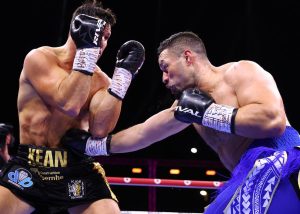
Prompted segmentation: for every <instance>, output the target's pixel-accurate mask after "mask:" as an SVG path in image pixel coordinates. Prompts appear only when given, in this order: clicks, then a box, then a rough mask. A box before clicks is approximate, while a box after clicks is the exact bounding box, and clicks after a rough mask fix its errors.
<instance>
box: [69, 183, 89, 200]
mask: <svg viewBox="0 0 300 214" xmlns="http://www.w3.org/2000/svg"><path fill="white" fill-rule="evenodd" d="M68 189H69V197H70V198H71V199H78V198H83V197H84V195H85V185H84V182H83V181H82V180H71V181H70V182H69V183H68Z"/></svg>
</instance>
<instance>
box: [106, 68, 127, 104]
mask: <svg viewBox="0 0 300 214" xmlns="http://www.w3.org/2000/svg"><path fill="white" fill-rule="evenodd" d="M131 80H132V74H131V73H130V71H127V70H126V69H124V68H118V67H116V68H115V72H114V75H113V77H112V81H111V84H110V86H109V89H108V91H109V92H110V93H111V94H112V95H113V96H115V97H117V98H119V99H121V100H123V99H124V97H125V95H126V92H127V89H128V88H129V86H130V83H131Z"/></svg>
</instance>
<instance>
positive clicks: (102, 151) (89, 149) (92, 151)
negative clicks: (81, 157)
mask: <svg viewBox="0 0 300 214" xmlns="http://www.w3.org/2000/svg"><path fill="white" fill-rule="evenodd" d="M107 140H108V139H107V137H104V138H92V137H89V138H88V140H87V142H86V146H85V154H86V155H88V156H100V155H102V156H108V155H109V152H108V148H107V143H108V142H107Z"/></svg>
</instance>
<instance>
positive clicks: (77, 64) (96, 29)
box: [70, 14, 106, 75]
mask: <svg viewBox="0 0 300 214" xmlns="http://www.w3.org/2000/svg"><path fill="white" fill-rule="evenodd" d="M105 24H106V22H105V21H103V20H102V19H98V18H95V17H91V16H87V15H84V14H80V15H78V16H76V17H75V19H74V21H73V22H72V24H71V30H70V34H71V37H72V39H73V41H74V43H75V45H76V47H77V50H76V55H75V58H74V62H73V70H75V71H79V72H81V73H84V74H87V75H93V73H94V71H95V69H96V63H97V61H98V58H99V54H100V53H101V40H102V36H103V31H104V28H105Z"/></svg>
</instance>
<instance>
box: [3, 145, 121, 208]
mask: <svg viewBox="0 0 300 214" xmlns="http://www.w3.org/2000/svg"><path fill="white" fill-rule="evenodd" d="M0 185H2V186H4V187H6V188H8V189H10V190H11V191H12V192H13V193H14V194H15V195H16V196H18V197H19V198H21V199H22V200H24V201H25V202H27V203H28V204H30V205H31V206H33V207H35V208H36V210H37V211H40V212H41V213H56V212H59V211H61V210H66V209H68V208H70V207H74V206H77V205H80V204H85V203H91V202H93V201H97V200H99V199H105V198H106V199H113V200H115V201H118V200H117V198H116V196H115V195H114V193H113V192H112V191H111V189H110V186H109V184H108V182H107V179H106V177H105V171H104V169H103V168H102V166H101V165H100V164H99V163H98V162H96V161H95V160H94V159H93V158H91V157H87V156H86V157H85V156H78V155H76V154H74V153H72V152H70V151H67V150H65V149H52V148H51V149H50V148H47V147H37V146H33V145H20V146H19V149H18V153H17V155H16V156H15V157H13V158H11V160H9V162H8V163H7V164H6V165H5V166H4V167H3V168H2V171H1V173H0Z"/></svg>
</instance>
